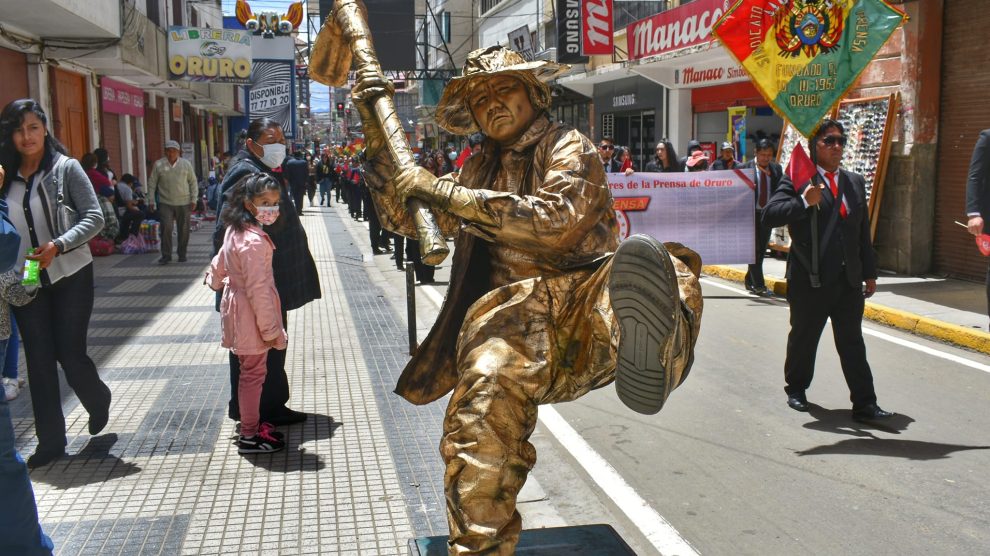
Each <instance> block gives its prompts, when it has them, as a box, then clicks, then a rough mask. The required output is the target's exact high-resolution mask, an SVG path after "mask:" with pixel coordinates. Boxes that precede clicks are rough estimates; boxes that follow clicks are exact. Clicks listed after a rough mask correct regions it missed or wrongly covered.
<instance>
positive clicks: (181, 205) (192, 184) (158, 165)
mask: <svg viewBox="0 0 990 556" xmlns="http://www.w3.org/2000/svg"><path fill="white" fill-rule="evenodd" d="M155 193H158V197H155ZM198 196H199V183H198V182H197V181H196V171H195V170H193V167H192V164H190V163H189V161H188V160H186V159H184V158H182V157H180V156H179V143H177V142H175V141H165V157H164V158H162V159H160V160H159V161H158V162H155V165H154V167H152V169H151V177H150V178H148V207H149V209H150V210H151V212H154V211H155V205H156V204H157V205H158V208H159V209H160V210H159V214H160V215H161V221H162V256H161V258H160V259H158V264H168V263H170V262H171V261H172V225H173V222H175V223H176V224H178V227H179V245H178V246H177V247H176V251H177V253H176V254H177V255H178V256H179V262H180V263H184V262H186V248H187V247H188V245H189V215H190V214H191V213H192V210H193V209H194V208H196V199H197V197H198ZM156 199H158V201H160V202H157V203H156Z"/></svg>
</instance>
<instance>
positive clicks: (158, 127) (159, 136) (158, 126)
mask: <svg viewBox="0 0 990 556" xmlns="http://www.w3.org/2000/svg"><path fill="white" fill-rule="evenodd" d="M152 101H156V102H157V103H158V104H155V105H153V104H152ZM161 105H162V101H161V99H158V98H152V97H149V96H145V103H144V150H145V158H144V163H145V171H146V172H147V175H148V176H149V177H150V176H151V165H152V164H154V163H155V161H156V160H158V159H159V158H161V157H163V156H165V125H164V118H165V114H164V113H163V111H162V110H161V108H159V106H161ZM165 105H166V106H167V103H166V104H165Z"/></svg>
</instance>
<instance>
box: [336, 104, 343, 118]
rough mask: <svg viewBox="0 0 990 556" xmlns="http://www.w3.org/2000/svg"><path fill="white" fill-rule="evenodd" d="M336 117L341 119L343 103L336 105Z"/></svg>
mask: <svg viewBox="0 0 990 556" xmlns="http://www.w3.org/2000/svg"><path fill="white" fill-rule="evenodd" d="M337 116H340V117H341V118H343V117H344V103H343V102H338V103H337Z"/></svg>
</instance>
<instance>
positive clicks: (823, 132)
mask: <svg viewBox="0 0 990 556" xmlns="http://www.w3.org/2000/svg"><path fill="white" fill-rule="evenodd" d="M809 145H810V146H811V149H812V160H813V161H814V162H815V163H816V164H817V165H818V172H817V173H816V175H815V177H814V178H813V179H812V181H811V182H809V183H806V184H801V186H800V187H799V188H798V189H795V188H794V184H792V183H791V180H790V178H788V177H787V176H784V177H783V178H782V179H781V183H780V187H778V188H777V191H776V193H774V194H773V196H772V197H771V198H770V202H769V203H768V204H767V206H766V208H764V209H763V225H764V226H767V227H770V228H775V227H777V226H787V227H788V230H789V231H790V234H791V248H790V251H789V252H788V257H787V304H788V305H789V306H790V310H791V316H790V323H791V331H790V334H788V336H787V359H786V361H785V362H784V381H785V382H786V386H785V387H784V391H785V392H786V393H787V405H788V406H790V407H791V409H794V410H795V411H808V398H807V397H806V395H805V391H806V390H807V389H808V388H809V387H810V386H811V379H812V377H813V376H814V373H815V355H816V353H817V351H818V341H819V339H821V335H822V329H824V328H825V322H826V321H828V320H829V319H831V320H832V335H833V336H834V337H835V349H836V350H837V351H838V352H839V360H840V362H841V364H842V374H843V375H845V378H846V384H847V385H848V386H849V392H850V399H851V401H852V418H853V419H854V420H856V421H875V420H882V419H888V418H890V417H891V416H892V415H893V414H892V413H890V412H887V411H884V410H883V409H880V406H878V405H877V395H876V391H875V390H874V388H873V373H872V371H871V370H870V364H869V363H868V362H867V360H866V344H865V343H864V342H863V310H864V306H865V298H868V297H870V296H872V295H873V293H874V292H876V290H877V266H876V258H875V255H874V254H873V245H872V242H871V240H870V218H869V214H868V209H867V204H866V186H865V183H866V180H865V179H864V178H863V176H861V175H859V174H855V173H853V172H850V171H848V170H844V169H841V168H839V164H840V162H841V161H842V153H843V149H844V148H845V145H846V136H845V129H844V128H843V127H842V124H841V123H839V122H837V121H835V120H831V119H826V120H824V121H823V122H822V124H821V127H819V128H818V131H817V132H816V133H815V135H814V136H813V137H812V138H811V139H810V140H809ZM812 211H818V218H817V223H818V231H817V233H818V241H817V245H818V247H819V252H818V253H814V252H813V248H812V247H811V246H812V243H813V242H812V234H814V233H815V232H813V231H812V225H811V222H812V221H813V220H812V218H811V216H812ZM816 256H817V257H818V260H819V261H820V265H819V266H818V270H819V273H818V274H815V273H814V271H813V268H815V266H814V265H813V264H812V261H813V260H814V257H816Z"/></svg>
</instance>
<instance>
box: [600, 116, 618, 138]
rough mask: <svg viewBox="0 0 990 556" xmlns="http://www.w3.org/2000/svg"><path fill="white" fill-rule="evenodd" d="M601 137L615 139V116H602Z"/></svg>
mask: <svg viewBox="0 0 990 556" xmlns="http://www.w3.org/2000/svg"><path fill="white" fill-rule="evenodd" d="M602 137H615V114H611V113H610V114H602Z"/></svg>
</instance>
